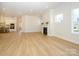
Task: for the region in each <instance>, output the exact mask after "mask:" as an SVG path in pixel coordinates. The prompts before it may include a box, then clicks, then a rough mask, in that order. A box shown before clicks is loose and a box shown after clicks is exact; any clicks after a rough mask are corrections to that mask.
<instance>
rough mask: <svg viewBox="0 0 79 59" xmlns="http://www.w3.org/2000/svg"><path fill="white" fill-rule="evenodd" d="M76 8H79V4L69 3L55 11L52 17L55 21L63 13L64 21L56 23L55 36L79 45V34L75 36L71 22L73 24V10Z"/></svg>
mask: <svg viewBox="0 0 79 59" xmlns="http://www.w3.org/2000/svg"><path fill="white" fill-rule="evenodd" d="M74 8H79V3H67V4H63V5H62V6H60V7H58V8H56V9H54V14H53V15H52V16H53V17H54V20H55V16H56V15H57V14H60V13H63V14H64V20H63V22H61V23H55V22H54V24H52V25H54V32H53V31H52V32H53V33H54V35H55V36H58V37H60V38H64V39H66V40H68V41H72V42H74V43H77V44H79V34H74V33H72V31H71V22H72V17H71V16H72V13H71V12H72V10H73V9H74Z"/></svg>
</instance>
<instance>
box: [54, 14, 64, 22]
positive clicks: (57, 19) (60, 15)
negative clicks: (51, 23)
mask: <svg viewBox="0 0 79 59" xmlns="http://www.w3.org/2000/svg"><path fill="white" fill-rule="evenodd" d="M62 21H63V14H58V15H56V17H55V22H57V23H61V22H62Z"/></svg>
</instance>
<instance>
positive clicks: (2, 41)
mask: <svg viewBox="0 0 79 59" xmlns="http://www.w3.org/2000/svg"><path fill="white" fill-rule="evenodd" d="M0 55H1V56H64V55H65V56H73V55H74V56H79V45H76V44H73V43H71V42H68V41H65V40H62V39H59V38H57V37H48V36H45V35H42V34H41V33H22V34H18V33H1V34H0Z"/></svg>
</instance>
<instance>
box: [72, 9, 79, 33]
mask: <svg viewBox="0 0 79 59" xmlns="http://www.w3.org/2000/svg"><path fill="white" fill-rule="evenodd" d="M72 32H73V33H79V8H77V9H74V10H73V17H72Z"/></svg>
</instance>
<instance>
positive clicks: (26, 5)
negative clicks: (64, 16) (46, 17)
mask: <svg viewBox="0 0 79 59" xmlns="http://www.w3.org/2000/svg"><path fill="white" fill-rule="evenodd" d="M59 4H61V3H59V2H0V11H1V13H4V14H5V15H8V16H18V15H25V14H33V15H38V14H42V13H44V12H46V11H48V10H49V9H52V8H56V7H57V6H58V5H59Z"/></svg>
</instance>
